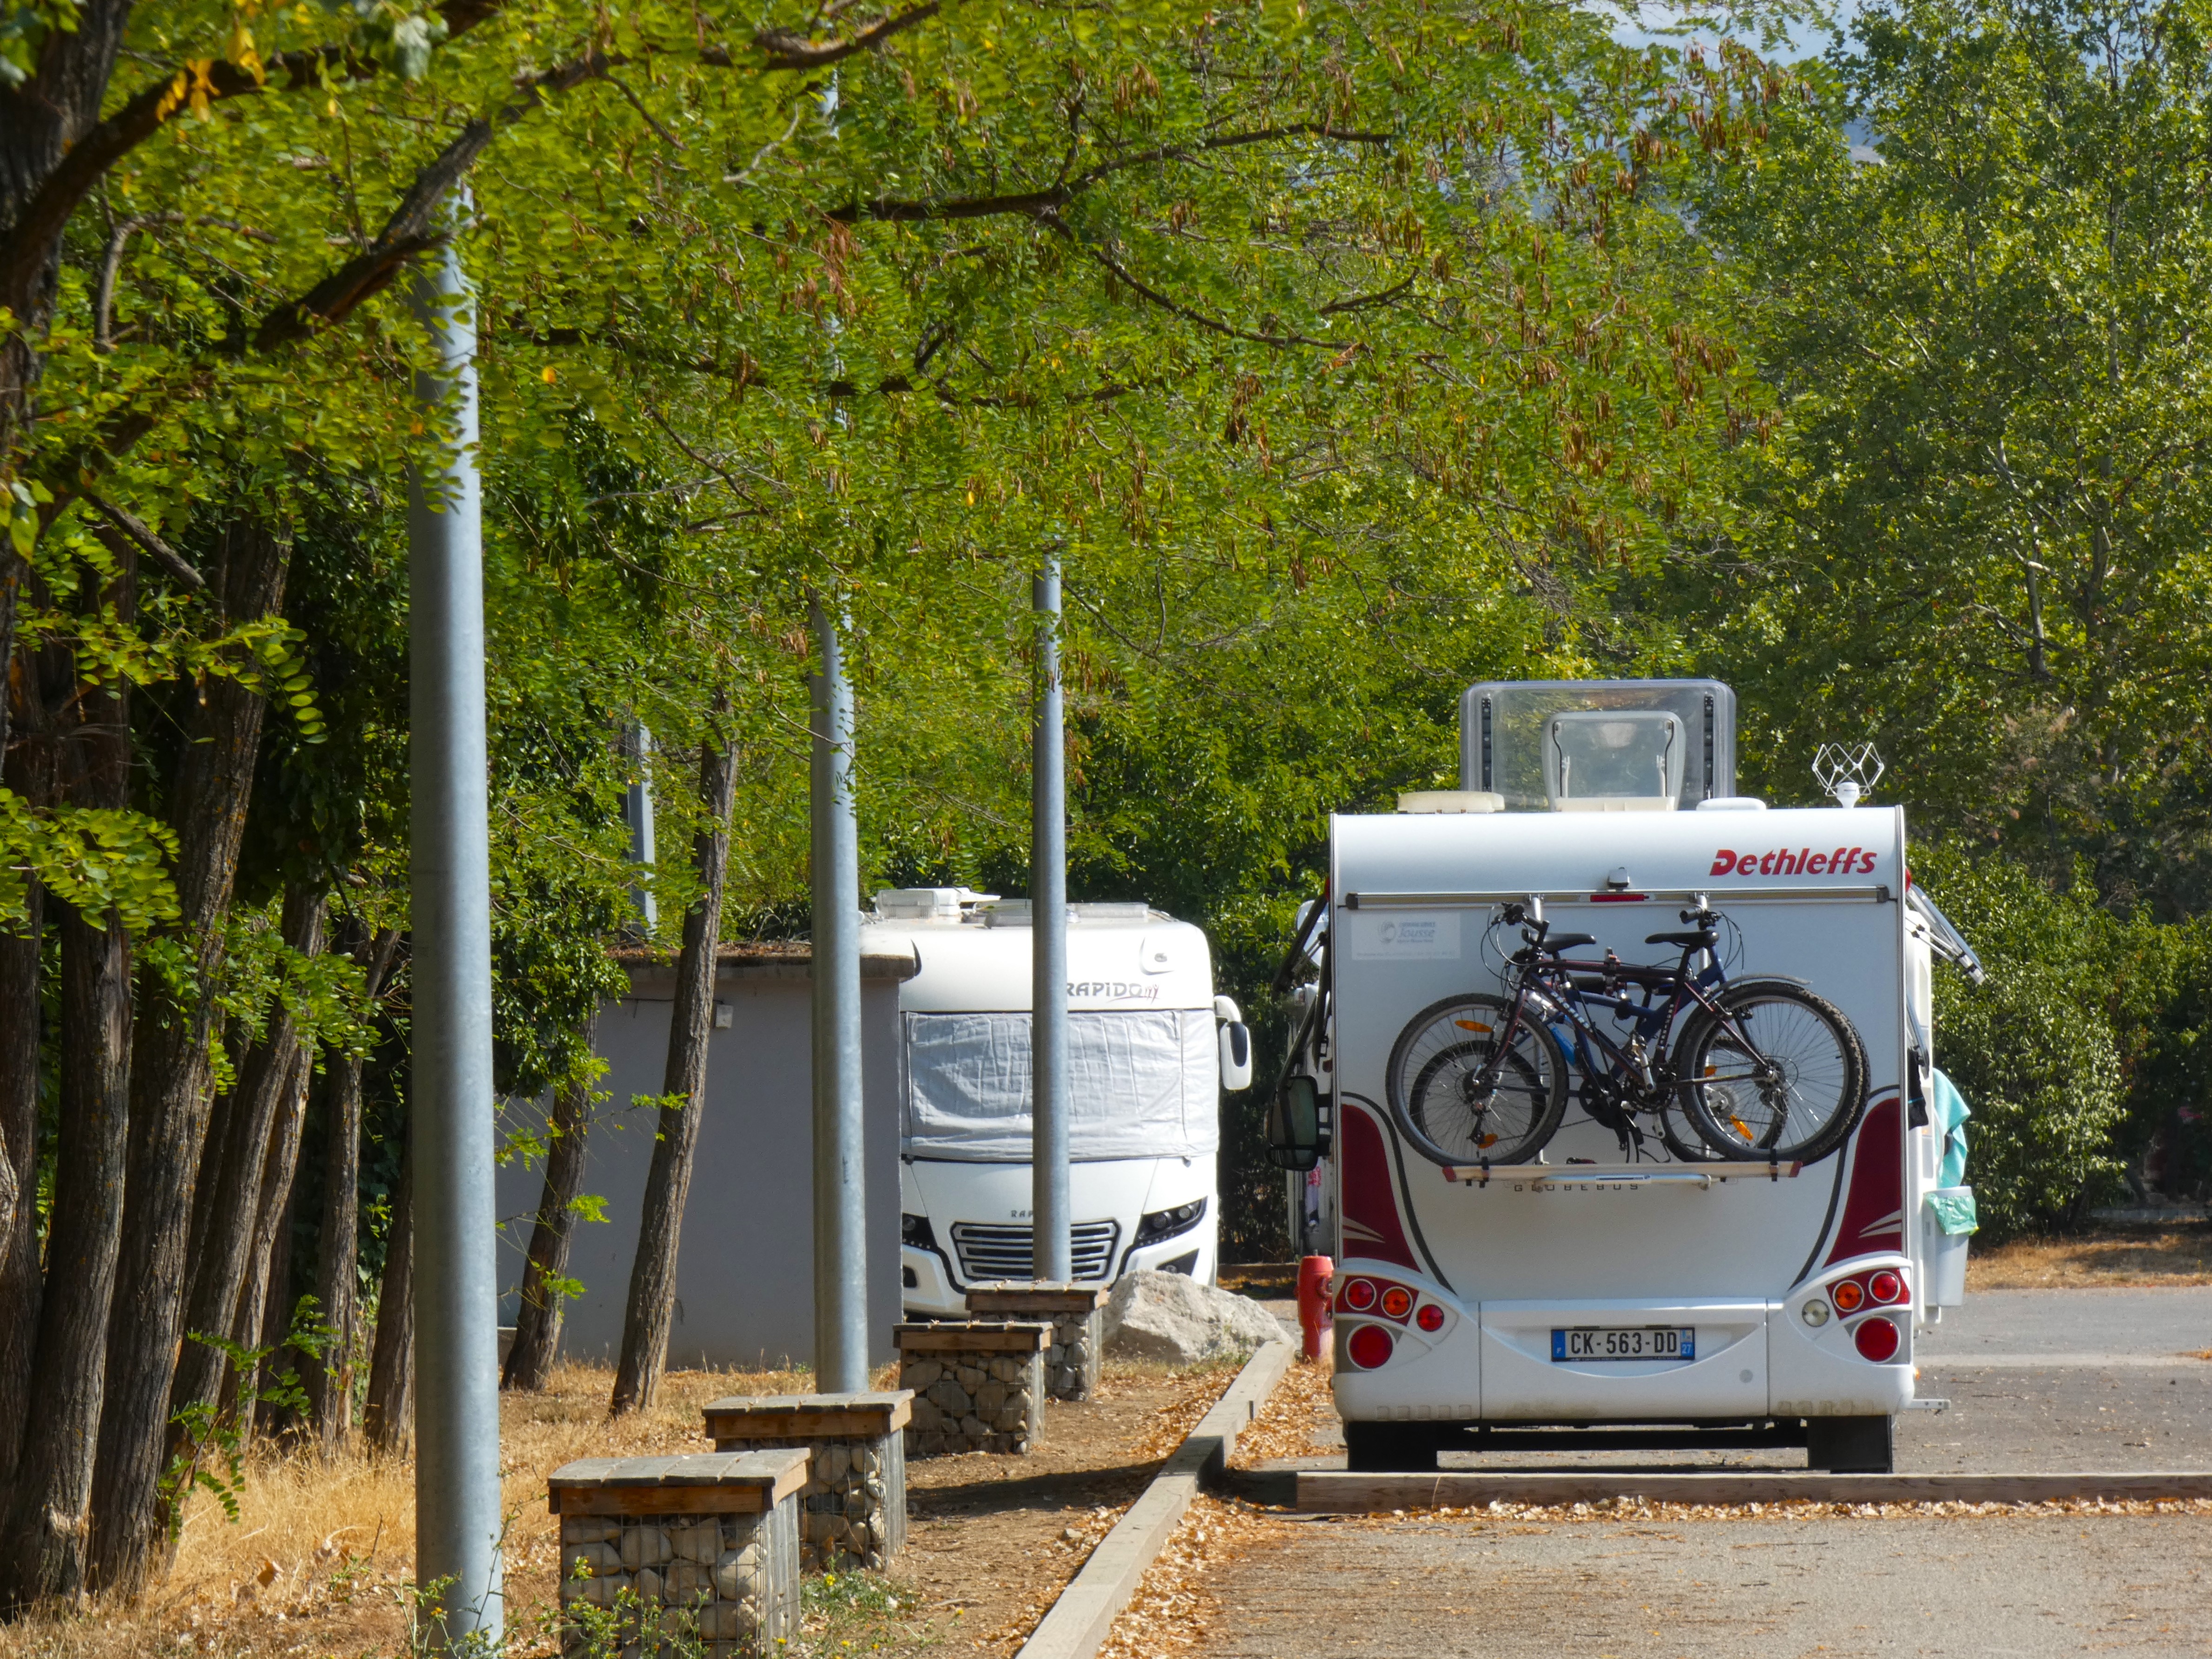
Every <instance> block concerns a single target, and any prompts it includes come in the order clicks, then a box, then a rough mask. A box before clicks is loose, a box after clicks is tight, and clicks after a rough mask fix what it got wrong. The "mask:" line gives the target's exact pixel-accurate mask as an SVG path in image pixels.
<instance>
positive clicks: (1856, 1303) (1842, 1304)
mask: <svg viewBox="0 0 2212 1659" xmlns="http://www.w3.org/2000/svg"><path fill="white" fill-rule="evenodd" d="M1828 1299H1829V1300H1830V1301H1831V1302H1833V1303H1834V1304H1836V1311H1837V1312H1838V1313H1857V1311H1858V1310H1859V1308H1860V1305H1861V1304H1863V1303H1864V1302H1865V1301H1866V1292H1865V1291H1863V1290H1862V1289H1860V1288H1859V1282H1858V1280H1857V1279H1845V1280H1844V1281H1843V1283H1841V1284H1840V1285H1837V1286H1836V1287H1835V1288H1834V1289H1833V1290H1832V1291H1829V1292H1828Z"/></svg>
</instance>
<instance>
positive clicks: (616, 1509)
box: [547, 1449, 806, 1659]
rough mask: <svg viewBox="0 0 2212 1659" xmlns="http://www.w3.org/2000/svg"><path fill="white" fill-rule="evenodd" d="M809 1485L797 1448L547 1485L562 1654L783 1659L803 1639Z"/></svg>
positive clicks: (606, 1470)
mask: <svg viewBox="0 0 2212 1659" xmlns="http://www.w3.org/2000/svg"><path fill="white" fill-rule="evenodd" d="M805 1483H806V1453H805V1451H803V1450H799V1449H781V1450H776V1451H756V1452H739V1453H723V1452H715V1453H707V1454H702V1455H693V1456H688V1457H586V1458H583V1459H580V1461H578V1462H574V1463H566V1464H563V1465H562V1467H561V1468H558V1469H556V1470H555V1471H554V1473H553V1475H552V1478H551V1480H550V1481H549V1482H548V1483H547V1485H548V1495H549V1497H550V1501H551V1504H552V1509H553V1513H554V1514H556V1515H557V1516H560V1517H561V1612H562V1620H561V1641H562V1650H563V1651H564V1652H566V1653H568V1654H571V1655H578V1654H581V1653H583V1652H585V1651H586V1650H587V1649H588V1648H590V1647H591V1646H592V1645H593V1644H594V1643H595V1642H596V1643H598V1644H599V1645H602V1646H605V1645H610V1644H611V1645H612V1646H613V1647H615V1648H617V1649H618V1650H620V1651H622V1652H623V1653H624V1654H625V1655H636V1654H641V1653H662V1652H666V1651H668V1650H671V1647H672V1646H673V1645H674V1642H675V1639H676V1638H678V1637H679V1636H683V1637H688V1638H695V1639H696V1642H697V1644H699V1646H700V1647H701V1648H702V1650H704V1652H705V1653H706V1654H707V1655H708V1659H759V1656H767V1655H773V1654H775V1653H778V1652H780V1651H781V1646H780V1644H784V1643H787V1642H789V1641H792V1640H793V1639H795V1638H797V1637H798V1635H799V1489H800V1488H801V1487H802V1486H805ZM609 1638H611V1643H610V1640H609Z"/></svg>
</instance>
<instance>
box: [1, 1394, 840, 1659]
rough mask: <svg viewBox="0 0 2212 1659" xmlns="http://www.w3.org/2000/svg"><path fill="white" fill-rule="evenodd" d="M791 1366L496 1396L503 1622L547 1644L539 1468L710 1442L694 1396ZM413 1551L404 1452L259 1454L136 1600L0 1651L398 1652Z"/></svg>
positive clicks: (204, 1511) (99, 1608)
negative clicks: (232, 1496) (642, 1407)
mask: <svg viewBox="0 0 2212 1659" xmlns="http://www.w3.org/2000/svg"><path fill="white" fill-rule="evenodd" d="M613 1381H614V1379H613V1373H612V1372H611V1370H608V1369H606V1368H605V1367H599V1366H563V1367H562V1368H561V1369H560V1370H557V1371H556V1373H555V1374H554V1378H553V1383H552V1386H551V1387H550V1389H547V1390H546V1391H545V1392H544V1394H541V1395H506V1396H503V1397H502V1401H501V1456H502V1468H503V1471H504V1474H505V1480H504V1483H503V1496H504V1498H505V1500H506V1510H507V1515H508V1516H510V1523H509V1530H508V1534H507V1625H508V1628H509V1631H510V1632H513V1633H517V1634H520V1635H522V1636H523V1637H524V1638H526V1639H525V1640H524V1641H523V1642H522V1643H521V1644H519V1646H518V1651H519V1652H520V1653H525V1654H528V1653H536V1652H543V1651H549V1650H550V1643H548V1642H547V1641H546V1640H545V1639H544V1636H545V1632H544V1625H545V1620H546V1615H547V1614H548V1613H550V1610H551V1603H552V1600H553V1594H554V1576H553V1567H554V1559H555V1554H556V1544H557V1535H556V1530H555V1527H554V1524H553V1520H552V1517H551V1516H550V1515H548V1514H547V1513H546V1509H545V1477H546V1476H547V1475H548V1474H550V1473H551V1472H552V1471H553V1470H554V1469H556V1468H558V1467H559V1466H560V1465H562V1463H566V1462H569V1461H571V1460H572V1459H574V1458H578V1457H604V1456H611V1455H613V1456H621V1455H628V1456H641V1455H649V1454H655V1453H660V1454H665V1453H670V1452H677V1451H685V1450H690V1451H706V1450H711V1449H712V1446H711V1443H709V1442H708V1441H707V1440H706V1439H705V1438H704V1437H703V1436H702V1434H701V1432H700V1429H701V1418H700V1407H702V1406H703V1405H704V1404H705V1403H706V1402H707V1401H709V1400H712V1399H714V1398H716V1397H718V1396H720V1395H726V1394H772V1393H787V1392H793V1391H797V1390H800V1389H805V1388H806V1387H807V1386H808V1384H809V1383H810V1382H811V1377H810V1376H808V1374H806V1373H805V1372H794V1371H769V1372H763V1371H747V1372H730V1371H721V1372H710V1371H672V1372H671V1373H670V1374H669V1375H668V1376H667V1377H666V1379H665V1381H664V1382H663V1383H662V1384H661V1389H660V1396H659V1401H657V1402H656V1403H655V1405H654V1407H653V1409H652V1410H651V1411H648V1412H642V1413H633V1414H631V1415H629V1416H628V1417H625V1418H623V1419H621V1420H619V1421H617V1422H610V1421H609V1420H608V1419H607V1415H606V1402H607V1399H608V1395H609V1394H610V1393H611V1389H612V1387H613ZM414 1558H415V1483H414V1465H413V1463H412V1462H411V1461H409V1460H404V1459H396V1458H370V1457H368V1456H365V1455H352V1456H348V1457H346V1458H344V1459H343V1460H341V1461H340V1462H337V1463H336V1464H334V1465H331V1466H327V1467H325V1466H323V1465H319V1464H316V1463H313V1462H307V1461H304V1460H289V1459H278V1458H273V1457H269V1458H262V1459H258V1460H256V1462H254V1464H253V1465H252V1468H250V1469H249V1470H248V1472H247V1478H246V1491H245V1492H244V1494H243V1495H242V1497H241V1499H240V1515H239V1518H238V1520H237V1522H235V1523H232V1522H227V1521H226V1520H225V1519H224V1518H223V1514H222V1510H220V1509H219V1508H217V1507H216V1505H215V1504H213V1503H211V1502H210V1501H208V1500H206V1499H204V1498H202V1499H198V1500H196V1501H195V1503H194V1504H193V1505H192V1508H191V1511H190V1513H189V1514H188V1515H187V1516H186V1517H185V1528H184V1534H183V1537H182V1538H181V1539H180V1540H179V1544H178V1549H177V1555H176V1560H175V1564H174V1566H173V1570H172V1571H170V1573H169V1574H168V1576H167V1577H166V1578H165V1579H164V1580H163V1581H162V1583H161V1584H160V1585H158V1586H157V1587H156V1588H155V1589H153V1590H151V1591H150V1592H149V1593H148V1594H147V1595H144V1596H143V1597H141V1598H140V1599H139V1600H138V1601H136V1602H134V1603H131V1604H128V1605H118V1604H115V1603H112V1602H104V1601H96V1602H94V1603H93V1604H91V1605H90V1606H89V1607H86V1608H84V1609H83V1610H82V1611H81V1612H78V1613H71V1614H46V1615H42V1616H38V1617H33V1618H29V1619H25V1620H20V1621H18V1622H16V1623H15V1624H13V1625H8V1626H0V1659H120V1656H123V1655H126V1654H128V1655H133V1656H137V1655H150V1654H155V1653H167V1654H185V1653H209V1654H220V1655H222V1656H224V1659H230V1656H241V1659H243V1656H256V1659H258V1656H264V1655H265V1656H272V1659H273V1656H278V1655H286V1656H290V1655H305V1656H308V1659H322V1656H330V1655H337V1656H352V1655H356V1654H392V1653H398V1652H400V1651H403V1650H404V1647H405V1644H406V1632H407V1623H408V1612H409V1609H410V1606H411V1603H412V1592H411V1589H410V1585H411V1581H412V1572H413V1564H414Z"/></svg>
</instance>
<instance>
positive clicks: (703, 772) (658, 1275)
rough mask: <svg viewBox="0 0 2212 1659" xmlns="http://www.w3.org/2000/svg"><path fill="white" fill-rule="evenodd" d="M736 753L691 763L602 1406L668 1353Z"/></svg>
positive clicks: (645, 1381) (638, 1397) (649, 1395)
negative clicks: (686, 906)
mask: <svg viewBox="0 0 2212 1659" xmlns="http://www.w3.org/2000/svg"><path fill="white" fill-rule="evenodd" d="M737 785H738V768H737V751H736V750H735V748H734V747H733V746H726V745H723V744H719V743H717V741H716V740H715V739H714V738H712V737H709V738H708V741H707V744H706V750H705V753H704V755H703V757H702V760H701V763H700V767H699V793H700V796H701V798H702V799H703V800H704V801H705V802H706V804H707V820H706V823H705V825H704V827H703V828H702V829H701V830H700V832H699V834H698V835H697V836H696V837H694V839H693V841H692V843H691V854H692V858H693V860H695V861H696V865H697V867H698V872H699V887H700V899H699V902H698V903H697V905H696V906H695V907H694V908H692V910H691V911H690V914H689V915H686V916H685V917H684V949H683V951H682V954H681V955H680V956H678V958H677V964H676V1003H675V1006H674V1007H673V1008H672V1009H671V1011H670V1013H669V1021H668V1069H667V1072H666V1073H665V1076H664V1078H663V1080H662V1084H661V1092H662V1093H663V1094H665V1095H666V1096H668V1097H670V1098H671V1100H673V1101H674V1102H675V1104H673V1105H670V1106H663V1107H662V1108H661V1110H660V1133H659V1138H658V1139H656V1140H655V1141H654V1142H653V1166H652V1168H651V1169H650V1170H648V1171H647V1175H646V1177H645V1213H644V1215H643V1217H642V1218H641V1220H640V1222H639V1224H638V1235H637V1258H636V1260H635V1261H633V1262H632V1263H631V1264H630V1273H629V1306H628V1307H627V1308H626V1309H625V1310H623V1345H622V1364H621V1366H620V1368H619V1369H618V1370H617V1371H616V1373H615V1393H614V1401H613V1405H612V1409H613V1410H614V1411H616V1412H617V1413H620V1412H626V1411H632V1410H635V1409H637V1408H639V1407H646V1406H650V1405H651V1404H652V1403H653V1395H654V1394H655V1393H656V1392H657V1391H658V1390H659V1387H660V1373H661V1370H662V1369H663V1367H665V1364H667V1360H668V1326H669V1322H670V1320H671V1318H672V1317H673V1316H674V1314H675V1311H676V1252H677V1245H678V1242H679V1240H680V1238H681V1235H682V1232H683V1227H684V1200H686V1199H688V1198H689V1197H690V1192H691V1154H692V1151H693V1149H694V1148H695V1147H696V1146H697V1145H698V1143H699V1115H700V1112H701V1110H702V1103H703V1101H704V1097H705V1094H706V1087H707V1039H708V1037H709V1036H711V1035H713V1032H714V963H715V946H716V945H717V944H718V943H719V942H720V938H721V932H722V888H723V884H724V878H726V875H727V874H728V872H729V865H730V809H731V807H732V805H734V804H735V801H736V798H737Z"/></svg>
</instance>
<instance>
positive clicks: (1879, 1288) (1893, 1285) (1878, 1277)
mask: <svg viewBox="0 0 2212 1659" xmlns="http://www.w3.org/2000/svg"><path fill="white" fill-rule="evenodd" d="M1867 1294H1868V1295H1869V1296H1870V1297H1873V1298H1874V1299H1875V1301H1877V1302H1896V1301H1899V1300H1901V1299H1902V1298H1903V1297H1904V1295H1905V1280H1904V1279H1902V1278H1901V1277H1899V1275H1898V1274H1896V1273H1891V1272H1889V1271H1887V1269H1885V1270H1883V1271H1882V1272H1881V1273H1876V1274H1875V1276H1874V1277H1873V1278H1872V1279H1869V1280H1867Z"/></svg>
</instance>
